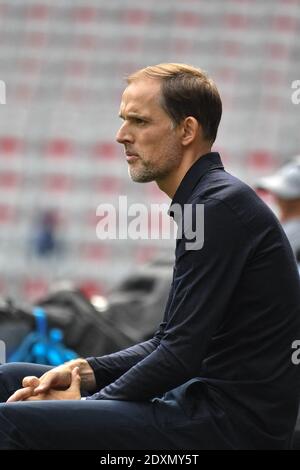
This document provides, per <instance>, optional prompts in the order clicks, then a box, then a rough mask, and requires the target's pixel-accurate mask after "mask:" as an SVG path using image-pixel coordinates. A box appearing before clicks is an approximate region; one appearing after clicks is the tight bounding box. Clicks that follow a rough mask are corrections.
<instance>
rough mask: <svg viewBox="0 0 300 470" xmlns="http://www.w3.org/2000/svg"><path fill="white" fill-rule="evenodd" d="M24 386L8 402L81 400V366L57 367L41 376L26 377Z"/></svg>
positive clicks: (23, 382)
mask: <svg viewBox="0 0 300 470" xmlns="http://www.w3.org/2000/svg"><path fill="white" fill-rule="evenodd" d="M22 387H23V388H20V389H19V390H17V391H16V392H15V393H14V394H13V395H11V396H10V397H9V399H8V400H7V403H11V402H16V401H37V400H80V399H81V393H80V375H79V368H78V367H75V368H74V369H73V370H71V369H69V368H66V367H63V366H62V367H56V368H54V369H51V370H50V371H48V372H46V373H45V374H44V375H42V376H41V377H40V378H38V377H24V379H23V381H22Z"/></svg>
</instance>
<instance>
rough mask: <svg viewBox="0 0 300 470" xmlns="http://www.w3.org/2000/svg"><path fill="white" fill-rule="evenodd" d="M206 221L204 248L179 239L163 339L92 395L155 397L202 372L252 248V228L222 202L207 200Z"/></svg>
mask: <svg viewBox="0 0 300 470" xmlns="http://www.w3.org/2000/svg"><path fill="white" fill-rule="evenodd" d="M204 222H205V226H204V244H203V246H202V248H201V249H196V250H190V249H189V250H187V249H186V247H187V245H186V243H187V242H190V240H187V239H186V238H184V236H183V237H182V238H181V239H179V240H177V247H176V265H175V269H174V277H173V284H172V290H171V298H169V301H168V304H167V309H166V312H165V320H166V323H165V326H164V328H163V330H161V337H160V341H159V343H157V342H155V343H153V342H152V343H151V345H148V346H147V351H146V350H144V351H145V355H144V358H142V356H143V353H142V349H140V348H144V347H143V346H140V347H139V350H138V351H140V352H138V354H137V356H136V358H138V359H139V360H137V361H136V363H135V364H134V360H132V359H131V360H130V362H131V364H132V367H131V368H130V369H128V370H127V371H126V372H125V373H124V374H123V375H120V376H119V378H118V379H117V380H116V381H114V382H112V383H111V384H109V385H107V386H106V387H104V388H102V389H101V390H100V391H99V392H98V393H96V394H94V395H92V396H91V397H89V399H99V400H100V399H110V400H141V401H142V400H149V399H151V398H154V397H156V396H161V395H162V394H163V393H165V392H167V391H168V390H171V389H172V388H175V387H177V386H178V385H180V384H182V383H184V382H186V381H187V380H189V379H191V378H193V377H196V376H197V375H199V374H200V369H201V365H202V361H203V359H204V358H205V355H206V352H207V349H208V347H209V345H210V339H211V337H212V336H213V335H214V333H215V332H216V330H217V328H218V326H220V324H221V322H222V321H223V320H224V315H225V312H226V311H227V307H228V304H229V302H230V299H231V297H232V295H233V293H234V292H235V290H236V287H237V284H238V282H239V280H240V277H241V273H242V271H243V269H244V268H245V264H246V260H247V257H248V256H249V252H250V241H249V235H248V232H247V230H246V229H245V227H244V226H243V224H242V223H241V221H240V220H239V219H238V217H237V216H236V215H235V214H234V213H233V212H232V210H231V209H230V208H228V207H227V206H226V205H225V204H224V203H223V202H222V201H218V200H212V199H210V200H208V201H207V202H206V203H205V210H204ZM154 346H156V347H154ZM151 349H152V351H151ZM150 351H151V352H150ZM146 352H147V354H146ZM149 352H150V353H149ZM120 370H121V369H120ZM123 370H124V369H123Z"/></svg>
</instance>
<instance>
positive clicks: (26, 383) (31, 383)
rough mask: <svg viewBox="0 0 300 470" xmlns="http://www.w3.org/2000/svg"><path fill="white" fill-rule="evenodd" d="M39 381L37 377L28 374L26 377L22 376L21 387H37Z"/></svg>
mask: <svg viewBox="0 0 300 470" xmlns="http://www.w3.org/2000/svg"><path fill="white" fill-rule="evenodd" d="M39 383H40V381H39V379H38V378H37V377H35V376H28V377H24V379H23V381H22V386H23V387H33V388H35V387H38V385H39Z"/></svg>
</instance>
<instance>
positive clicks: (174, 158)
mask: <svg viewBox="0 0 300 470" xmlns="http://www.w3.org/2000/svg"><path fill="white" fill-rule="evenodd" d="M181 160H182V155H181V148H180V147H179V145H173V146H172V149H171V151H170V149H169V150H168V152H167V153H165V154H163V155H162V157H161V158H160V159H159V164H157V163H156V164H155V163H153V162H149V161H145V160H143V159H142V158H141V157H140V158H139V159H138V160H136V162H134V163H133V164H131V165H130V164H129V166H128V174H129V176H130V178H131V179H132V181H134V182H135V183H150V182H151V181H160V180H163V179H164V178H166V177H167V176H169V175H170V173H171V172H172V171H174V170H176V168H178V167H179V165H180V163H181Z"/></svg>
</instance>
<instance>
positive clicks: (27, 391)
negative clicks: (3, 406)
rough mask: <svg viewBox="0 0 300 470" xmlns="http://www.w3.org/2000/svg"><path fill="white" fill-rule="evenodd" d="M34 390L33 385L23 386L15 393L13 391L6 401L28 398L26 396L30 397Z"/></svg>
mask: <svg viewBox="0 0 300 470" xmlns="http://www.w3.org/2000/svg"><path fill="white" fill-rule="evenodd" d="M32 392H33V389H32V388H31V387H25V388H21V389H20V390H17V391H16V392H15V393H13V394H12V395H11V396H10V397H9V399H8V400H7V402H6V403H10V402H13V401H23V400H26V398H29V397H30V396H31V395H32Z"/></svg>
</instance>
